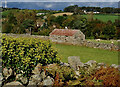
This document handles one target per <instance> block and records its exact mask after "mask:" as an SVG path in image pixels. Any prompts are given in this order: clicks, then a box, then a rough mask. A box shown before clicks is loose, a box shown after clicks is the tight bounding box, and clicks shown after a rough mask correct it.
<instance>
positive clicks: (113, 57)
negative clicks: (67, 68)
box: [53, 44, 118, 64]
mask: <svg viewBox="0 0 120 87" xmlns="http://www.w3.org/2000/svg"><path fill="white" fill-rule="evenodd" d="M53 45H54V47H55V48H56V49H57V50H58V54H59V56H60V57H61V60H62V61H63V62H68V60H67V58H68V57H69V56H80V60H81V62H83V63H85V62H88V61H89V60H95V61H97V62H104V63H106V64H118V52H117V51H109V50H102V49H95V48H88V47H81V46H73V45H64V44H53Z"/></svg>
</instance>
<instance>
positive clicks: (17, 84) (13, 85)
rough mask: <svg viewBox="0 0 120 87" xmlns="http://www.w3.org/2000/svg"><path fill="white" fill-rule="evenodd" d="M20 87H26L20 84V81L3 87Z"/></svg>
mask: <svg viewBox="0 0 120 87" xmlns="http://www.w3.org/2000/svg"><path fill="white" fill-rule="evenodd" d="M10 86H11V87H18V86H20V87H24V86H23V85H22V84H21V83H20V82H18V81H13V82H10V83H7V84H5V85H4V86H3V87H10Z"/></svg>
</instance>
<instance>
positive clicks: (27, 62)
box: [2, 35, 60, 78]
mask: <svg viewBox="0 0 120 87" xmlns="http://www.w3.org/2000/svg"><path fill="white" fill-rule="evenodd" d="M2 59H3V60H2V61H3V63H2V64H3V68H4V67H7V68H11V69H12V70H13V71H14V72H15V73H16V74H22V75H23V76H24V77H28V78H29V77H30V76H31V72H32V70H33V69H34V67H35V66H36V65H37V64H38V63H41V64H42V65H47V64H51V63H59V61H60V59H59V58H58V57H57V51H55V50H54V49H53V48H52V47H51V43H50V42H49V41H42V40H40V39H38V38H29V37H27V38H25V37H24V38H22V37H17V38H15V37H10V36H6V35H3V37H2Z"/></svg>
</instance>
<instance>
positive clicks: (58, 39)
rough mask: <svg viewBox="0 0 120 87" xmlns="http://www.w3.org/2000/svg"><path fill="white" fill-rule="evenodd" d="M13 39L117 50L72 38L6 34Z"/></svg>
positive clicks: (103, 44)
mask: <svg viewBox="0 0 120 87" xmlns="http://www.w3.org/2000/svg"><path fill="white" fill-rule="evenodd" d="M6 35H10V36H14V37H18V36H20V37H34V38H41V39H45V40H51V41H52V42H57V43H67V44H73V45H80V46H86V47H92V48H100V49H107V50H119V49H120V48H119V46H118V45H115V44H112V43H111V44H106V43H96V42H91V41H87V40H81V39H80V38H77V37H76V38H75V37H72V36H69V37H67V36H40V35H28V34H6Z"/></svg>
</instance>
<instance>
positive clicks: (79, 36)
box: [49, 29, 85, 44]
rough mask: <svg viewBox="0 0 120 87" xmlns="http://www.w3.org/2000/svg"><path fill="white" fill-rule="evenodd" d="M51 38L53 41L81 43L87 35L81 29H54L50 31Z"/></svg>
mask: <svg viewBox="0 0 120 87" xmlns="http://www.w3.org/2000/svg"><path fill="white" fill-rule="evenodd" d="M49 36H50V40H52V41H53V42H61V43H64V42H68V43H74V44H75V43H79V42H81V41H84V40H85V35H84V34H83V33H82V32H81V31H80V30H75V29H74V30H72V29H54V30H53V31H52V32H51V33H50V35H49Z"/></svg>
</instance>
